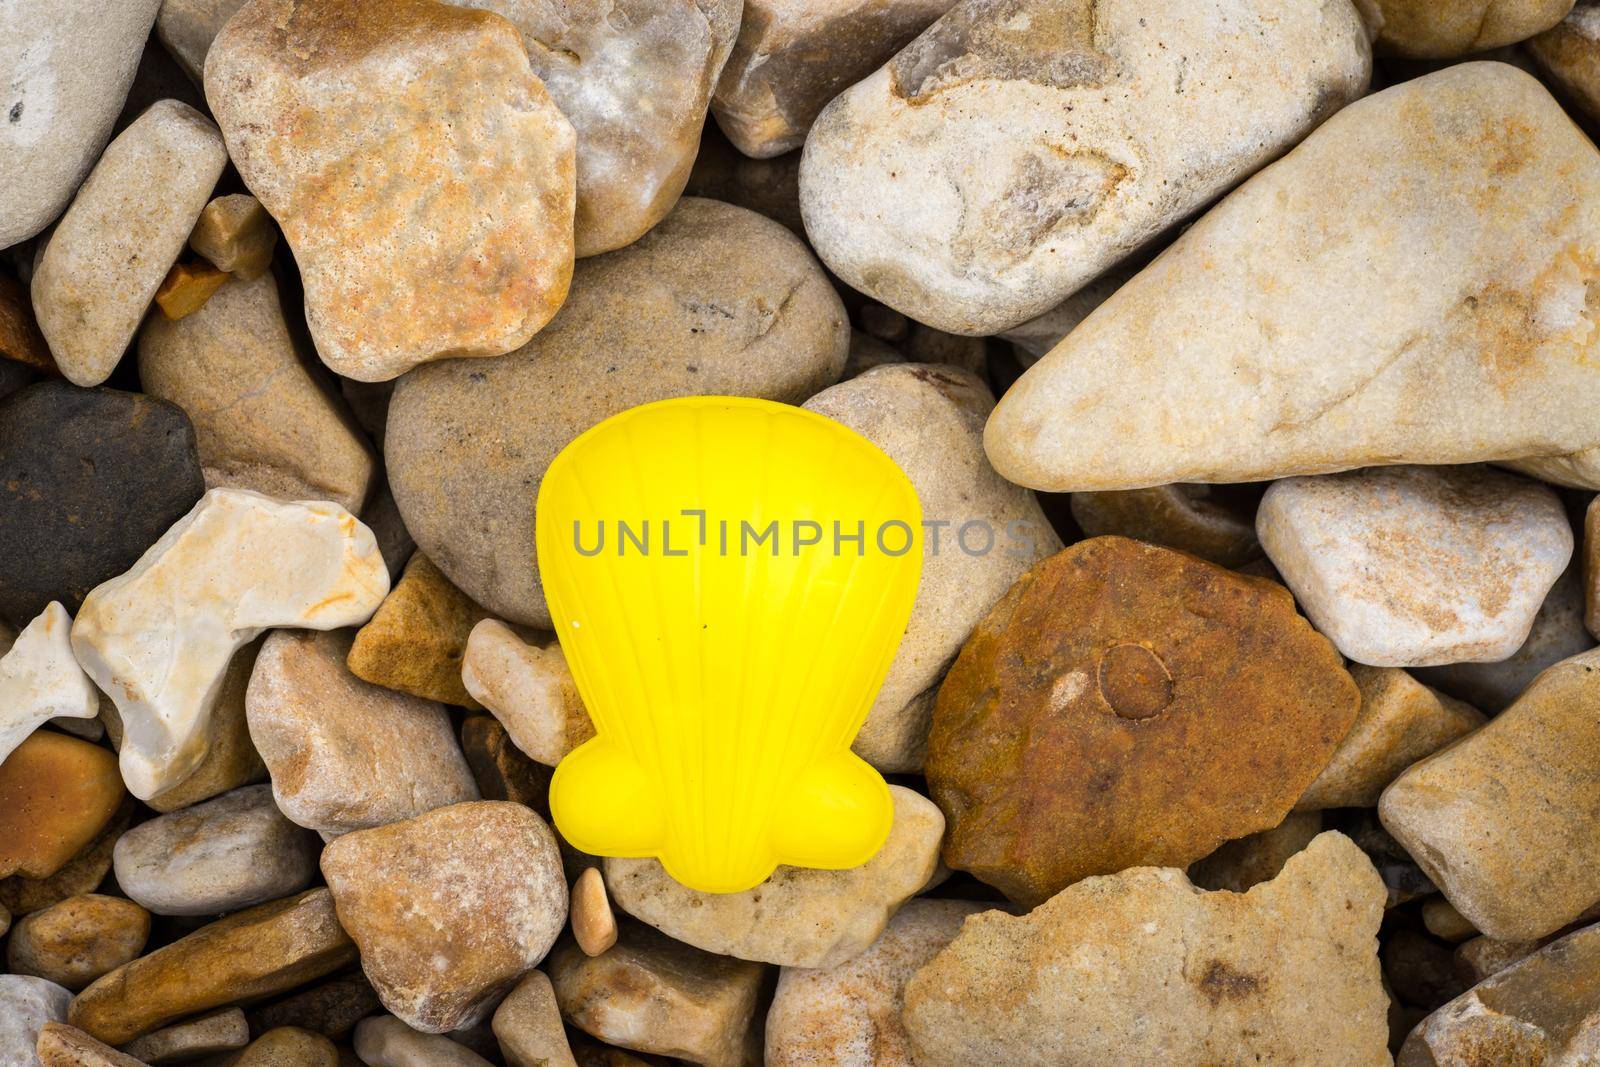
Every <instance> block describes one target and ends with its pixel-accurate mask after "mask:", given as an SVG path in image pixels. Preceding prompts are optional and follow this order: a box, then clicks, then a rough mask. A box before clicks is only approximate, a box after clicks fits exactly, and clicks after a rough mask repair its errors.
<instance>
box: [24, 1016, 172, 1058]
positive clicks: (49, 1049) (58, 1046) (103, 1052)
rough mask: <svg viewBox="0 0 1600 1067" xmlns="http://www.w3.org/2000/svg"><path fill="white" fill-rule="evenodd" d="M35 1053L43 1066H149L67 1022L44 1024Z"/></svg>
mask: <svg viewBox="0 0 1600 1067" xmlns="http://www.w3.org/2000/svg"><path fill="white" fill-rule="evenodd" d="M36 1052H37V1054H38V1056H39V1063H40V1067H149V1065H148V1064H146V1063H145V1062H144V1061H143V1060H137V1059H134V1058H133V1057H132V1056H130V1055H128V1054H127V1053H126V1052H118V1051H117V1050H116V1049H114V1048H112V1047H111V1046H110V1045H106V1044H102V1043H101V1042H99V1041H96V1040H95V1039H94V1038H92V1037H90V1036H89V1035H88V1034H86V1033H84V1032H83V1031H82V1030H79V1029H77V1028H76V1027H73V1026H68V1025H66V1024H65V1023H54V1022H51V1023H45V1024H44V1026H43V1028H41V1029H40V1031H39V1043H38V1045H37V1046H36Z"/></svg>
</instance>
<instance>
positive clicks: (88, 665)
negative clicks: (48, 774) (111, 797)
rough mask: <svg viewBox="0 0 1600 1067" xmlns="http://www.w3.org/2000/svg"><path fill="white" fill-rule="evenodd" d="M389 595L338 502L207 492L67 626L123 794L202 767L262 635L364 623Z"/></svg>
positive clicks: (152, 791) (366, 543)
mask: <svg viewBox="0 0 1600 1067" xmlns="http://www.w3.org/2000/svg"><path fill="white" fill-rule="evenodd" d="M284 560H293V561H294V566H292V567H284V566H283V565H282V564H283V561H284ZM388 591H389V572H388V570H387V569H386V568H385V567H384V565H383V559H382V557H381V556H379V554H378V546H377V542H376V541H374V540H373V537H372V531H370V530H368V529H367V528H366V527H365V526H363V525H361V523H360V522H359V521H357V520H356V518H355V517H354V516H353V515H351V514H350V513H349V512H348V511H346V510H345V509H344V508H341V507H340V506H339V505H337V504H331V503H327V502H317V503H301V504H286V503H281V502H279V501H276V500H272V499H270V498H268V497H264V496H261V495H260V494H258V493H250V492H246V491H244V490H241V489H213V490H211V491H210V492H208V493H207V494H206V495H205V496H204V497H202V498H201V500H200V503H198V504H196V505H195V506H194V508H193V510H191V511H190V512H189V514H188V515H186V516H184V517H183V518H182V519H179V520H178V522H177V523H176V524H174V525H173V526H172V528H171V529H169V530H168V531H167V532H166V533H165V534H163V535H162V537H161V539H160V540H158V541H157V542H156V543H155V544H153V545H151V546H150V548H149V550H148V551H146V552H145V554H144V555H143V556H142V557H140V559H139V561H138V562H137V563H135V564H134V565H133V568H132V569H131V570H129V571H128V572H127V573H125V574H122V575H119V576H118V577H116V578H113V579H111V580H110V581H107V582H104V583H102V584H101V585H99V586H97V587H96V588H95V589H94V591H93V592H91V593H90V594H89V596H88V598H87V599H85V600H84V602H83V607H82V609H80V610H79V612H78V618H77V621H76V622H74V623H73V627H72V649H73V651H74V652H75V653H76V654H77V656H78V661H79V662H80V663H82V664H83V668H84V670H85V671H87V672H88V674H89V677H90V678H92V679H94V681H95V684H96V685H98V686H99V687H100V688H101V689H102V690H104V691H105V692H106V693H107V694H109V695H110V697H111V699H112V700H113V701H115V702H116V705H117V710H118V712H119V714H120V716H121V719H122V731H123V737H122V744H121V748H120V750H119V756H120V762H121V767H122V774H123V778H124V779H125V780H126V781H127V783H128V789H129V791H130V792H131V793H133V794H134V795H135V796H137V797H140V798H141V799H143V798H147V797H154V796H156V795H157V794H159V793H162V792H164V791H165V790H167V789H168V788H170V787H172V786H174V785H176V784H177V783H179V782H180V781H182V780H183V779H184V778H185V777H187V776H188V775H189V774H191V773H192V772H193V771H194V770H195V769H196V768H197V767H198V766H200V764H201V763H202V762H203V761H204V759H205V756H206V752H207V750H208V749H209V747H210V724H211V711H212V708H213V707H214V706H215V704H216V701H217V697H218V695H219V693H220V690H221V684H220V683H221V681H222V678H223V675H224V672H225V671H226V670H227V668H228V663H229V661H230V660H231V659H232V658H233V655H234V653H235V652H237V651H238V650H239V649H240V648H241V647H243V646H244V645H246V644H248V643H249V642H250V641H252V640H254V639H255V637H256V636H257V635H258V634H260V633H261V631H262V630H265V629H268V628H271V627H280V626H292V627H299V628H304V629H312V630H328V629H333V628H336V627H340V626H351V625H354V624H356V623H360V622H364V621H366V619H368V618H369V617H371V615H372V613H373V611H375V610H376V609H377V606H378V604H379V603H380V602H381V601H382V600H383V597H384V595H385V594H386V593H388Z"/></svg>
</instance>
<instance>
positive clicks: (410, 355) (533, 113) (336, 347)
mask: <svg viewBox="0 0 1600 1067" xmlns="http://www.w3.org/2000/svg"><path fill="white" fill-rule="evenodd" d="M205 84H206V99H207V102H208V103H209V104H210V105H211V110H212V111H213V112H214V113H215V114H216V116H217V121H218V122H219V123H220V124H221V126H222V130H223V136H224V137H225V138H226V139H227V142H228V154H229V156H230V157H231V158H232V160H233V163H234V166H236V167H237V168H238V170H239V174H240V176H241V177H242V178H243V179H244V181H245V184H246V185H248V186H249V187H250V191H251V192H252V193H254V194H255V195H256V197H257V199H259V200H260V201H261V203H262V205H263V206H264V207H265V208H266V209H267V210H268V211H269V212H271V213H272V216H273V217H274V218H275V219H277V220H278V223H279V225H280V226H281V227H282V228H283V234H284V238H285V239H286V240H287V241H288V243H289V247H290V248H291V249H292V250H293V251H294V256H295V260H296V262H297V263H298V264H299V266H300V276H301V279H302V280H303V281H304V283H305V295H306V322H307V324H308V325H309V326H310V328H311V336H312V338H313V340H314V341H315V342H316V346H317V352H318V354H320V355H321V357H322V359H323V361H324V362H325V363H327V364H328V366H330V367H332V368H333V369H334V370H335V371H337V372H338V373H340V374H342V375H345V376H346V377H350V378H357V379H359V380H362V381H381V380H384V379H388V378H393V377H395V376H396V375H398V374H400V373H402V372H404V371H406V370H408V369H409V368H411V367H413V366H415V365H416V364H418V363H421V362H424V361H426V360H431V359H442V358H447V357H453V356H495V355H499V354H500V353H502V352H509V351H511V350H512V349H514V348H516V347H517V346H518V345H520V344H522V343H523V342H525V341H526V340H528V338H529V337H531V336H532V335H533V334H534V332H535V331H536V330H538V329H539V328H540V327H541V326H543V325H544V324H545V323H546V322H548V321H549V320H550V316H552V315H554V314H555V312H556V309H557V308H559V307H560V306H561V302H562V301H563V300H564V299H565V298H566V293H567V284H568V282H569V280H570V279H571V276H572V208H573V195H574V194H573V188H574V187H573V150H574V136H573V132H572V126H571V124H570V123H568V122H567V120H566V119H565V118H564V117H563V116H562V114H561V112H560V111H559V110H557V108H556V105H555V104H554V103H552V102H551V100H550V98H549V96H548V95H547V94H546V93H545V90H544V86H543V85H542V84H541V82H540V81H539V79H538V78H537V77H535V76H534V73H533V71H532V69H531V68H530V67H529V66H528V57H527V54H526V53H525V52H524V51H523V47H522V41H521V39H520V38H519V37H518V35H517V33H516V31H515V29H514V28H513V27H512V26H511V25H510V24H509V23H507V22H506V21H505V20H504V19H500V18H496V17H494V16H492V15H488V14H485V13H483V12H477V11H465V10H462V9H461V8H459V7H456V6H455V5H452V4H444V3H439V2H436V0H387V2H385V3H382V4H371V3H365V2H363V0H319V2H316V3H305V2H302V0H250V2H249V3H247V4H245V5H244V6H243V7H242V8H241V9H240V10H239V11H238V13H237V14H235V15H234V16H233V17H232V18H231V19H229V20H228V22H227V24H226V25H225V26H224V27H223V29H222V32H221V33H219V34H218V35H217V37H216V39H215V41H213V42H212V46H211V51H210V54H209V55H208V56H207V57H206V74H205ZM202 206H203V205H202ZM196 213H197V214H198V211H197V212H196ZM193 221H194V220H193V219H190V223H191V224H192V223H193ZM186 236H187V234H186Z"/></svg>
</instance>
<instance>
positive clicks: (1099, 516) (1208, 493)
mask: <svg viewBox="0 0 1600 1067" xmlns="http://www.w3.org/2000/svg"><path fill="white" fill-rule="evenodd" d="M1219 489H1221V490H1222V491H1220V492H1219ZM1071 508H1072V517H1073V518H1074V519H1075V520H1077V523H1078V525H1079V526H1081V527H1083V532H1084V533H1085V534H1087V535H1088V536H1090V537H1102V536H1105V535H1107V534H1116V535H1118V536H1120V537H1131V538H1133V539H1134V540H1136V541H1148V542H1150V543H1151V544H1153V545H1164V546H1165V547H1167V548H1178V549H1182V550H1183V551H1185V552H1189V553H1192V554H1194V555H1196V556H1199V557H1200V558H1201V559H1208V560H1210V561H1211V562H1212V563H1216V564H1219V565H1221V566H1223V567H1240V566H1243V565H1244V564H1246V563H1248V562H1250V561H1251V560H1252V559H1258V558H1260V556H1261V545H1260V544H1259V543H1258V542H1257V541H1256V530H1255V523H1254V521H1253V516H1252V513H1251V512H1252V510H1253V509H1250V508H1249V507H1247V506H1246V504H1245V501H1242V500H1237V499H1233V498H1231V497H1230V496H1229V494H1228V493H1227V492H1226V489H1225V487H1218V486H1211V485H1154V486H1151V487H1149V488H1148V489H1120V490H1110V491H1107V492H1103V493H1073V494H1072V503H1071Z"/></svg>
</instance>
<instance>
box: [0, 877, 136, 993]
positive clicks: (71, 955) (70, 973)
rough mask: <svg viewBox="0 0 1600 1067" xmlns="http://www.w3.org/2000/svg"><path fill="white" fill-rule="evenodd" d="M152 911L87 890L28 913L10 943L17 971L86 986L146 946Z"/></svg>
mask: <svg viewBox="0 0 1600 1067" xmlns="http://www.w3.org/2000/svg"><path fill="white" fill-rule="evenodd" d="M149 936H150V913H149V912H148V911H146V910H145V909H143V908H141V907H140V906H139V905H138V904H135V903H134V902H133V901H131V900H123V899H122V898H121V897H107V896H101V895H100V894H98V893H86V894H84V895H82V896H76V897H68V898H67V899H66V900H63V901H62V902H61V903H59V904H52V905H51V906H50V907H48V908H43V909H41V910H39V911H36V912H32V913H31V914H28V915H24V916H23V917H22V918H21V919H19V920H18V921H17V925H16V928H15V929H13V930H12V931H11V938H10V940H8V941H7V942H6V967H7V968H8V969H9V970H11V971H12V972H13V973H15V974H32V975H37V976H38V977H40V978H46V979H49V980H50V981H52V982H55V983H56V984H57V985H59V986H62V987H64V988H66V989H82V988H83V987H84V986H86V985H88V984H89V983H90V982H92V981H94V980H95V979H96V978H99V977H100V976H101V975H103V974H105V973H106V972H108V971H112V970H115V969H116V968H118V967H121V966H122V965H123V964H124V963H127V962H128V961H129V960H132V959H133V958H134V957H136V956H138V955H139V953H140V952H142V951H143V950H144V945H145V940H146V939H147V938H148V937H149Z"/></svg>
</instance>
